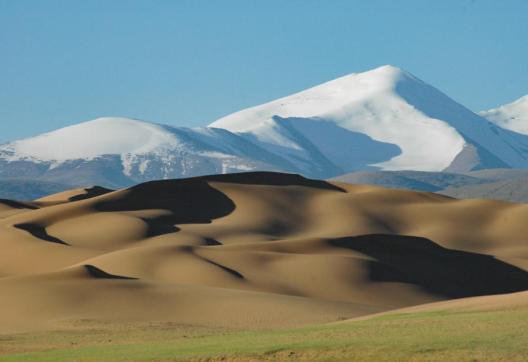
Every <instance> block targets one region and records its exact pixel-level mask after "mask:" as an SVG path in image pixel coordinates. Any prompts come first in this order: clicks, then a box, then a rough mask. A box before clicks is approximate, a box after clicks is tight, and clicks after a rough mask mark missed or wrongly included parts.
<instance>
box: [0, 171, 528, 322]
mask: <svg viewBox="0 0 528 362" xmlns="http://www.w3.org/2000/svg"><path fill="white" fill-rule="evenodd" d="M1 205H2V207H3V209H0V247H1V250H2V253H0V292H1V293H2V298H1V299H0V332H6V331H15V330H21V331H23V330H29V329H39V328H53V326H59V325H64V323H68V321H72V320H76V319H85V318H88V319H95V320H100V321H169V322H174V323H186V324H203V325H208V326H230V327H233V326H236V327H255V328H260V327H274V326H293V325H304V324H309V323H320V322H330V321H336V320H339V319H345V318H353V317H357V316H362V315H367V314H371V313H378V312H383V311H388V310H392V309H396V308H402V307H409V306H415V305H419V304H423V303H430V302H437V301H443V300H448V299H451V298H461V297H470V296H482V295H489V294H498V293H511V292H518V291H522V290H526V289H528V275H527V270H528V242H527V239H526V235H528V225H526V223H525V222H524V221H525V220H526V219H527V218H528V205H521V204H510V203H504V202H494V201H479V200H455V199H451V198H448V197H443V196H439V195H435V194H429V193H419V192H410V191H402V190H388V189H383V188H378V187H372V186H362V185H345V184H332V183H328V182H324V181H316V180H307V179H304V178H302V177H300V176H297V175H288V174H278V173H266V172H259V173H246V174H232V175H218V176H207V177H199V178H192V179H184V180H163V181H155V182H149V183H145V184H140V185H137V186H134V187H131V188H129V189H124V190H118V191H110V190H106V189H98V188H92V189H81V190H73V191H71V192H67V193H61V194H58V195H51V196H49V197H47V198H43V199H41V200H39V201H38V202H35V203H28V204H27V205H26V204H22V203H17V202H14V201H13V202H5V203H2V204H1ZM37 301H38V302H37Z"/></svg>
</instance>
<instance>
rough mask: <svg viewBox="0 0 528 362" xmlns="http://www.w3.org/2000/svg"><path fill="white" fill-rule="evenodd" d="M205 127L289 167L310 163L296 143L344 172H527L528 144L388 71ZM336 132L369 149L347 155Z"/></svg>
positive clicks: (400, 73)
mask: <svg viewBox="0 0 528 362" xmlns="http://www.w3.org/2000/svg"><path fill="white" fill-rule="evenodd" d="M314 124H316V125H317V127H315V126H314ZM210 126H211V127H218V128H225V129H227V130H230V131H232V132H235V133H238V134H239V135H241V136H243V137H245V138H247V139H249V140H251V141H253V142H255V143H257V144H259V145H263V146H265V147H266V148H267V149H269V150H272V151H277V150H280V153H281V154H282V155H283V156H284V157H285V158H288V159H289V160H291V161H292V162H293V160H294V159H303V160H306V161H307V162H308V163H309V162H310V154H309V153H308V152H306V149H305V148H304V147H303V146H302V145H301V143H302V142H301V141H300V137H301V136H302V137H303V138H306V139H308V140H310V141H312V143H316V144H317V145H318V146H319V147H318V148H319V151H320V152H321V155H322V156H323V157H325V158H327V159H329V160H331V161H332V162H333V163H334V164H335V165H336V166H338V167H339V168H340V169H341V170H344V171H346V170H349V169H353V168H365V166H370V167H377V168H379V169H382V170H420V171H442V170H450V171H468V170H472V169H478V168H492V167H521V168H522V167H528V138H527V137H525V136H522V135H519V134H517V133H514V132H511V131H508V130H504V129H502V128H500V127H497V126H496V125H494V124H492V123H490V122H489V121H487V120H485V119H484V118H482V117H480V116H479V115H477V114H475V113H473V112H471V111H470V110H469V109H467V108H465V107H464V106H462V105H460V104H458V103H457V102H455V101H454V100H452V99H450V98H449V97H448V96H446V95H445V94H443V93H442V92H440V91H438V90H437V89H435V88H433V87H432V86H430V85H428V84H426V83H424V82H423V81H421V80H419V79H418V78H416V77H414V76H413V75H411V74H409V73H407V72H405V71H403V70H401V69H399V68H396V67H393V66H383V67H380V68H377V69H374V70H371V71H368V72H364V73H359V74H350V75H347V76H344V77H341V78H338V79H336V80H333V81H330V82H327V83H324V84H322V85H319V86H316V87H313V88H310V89H308V90H305V91H302V92H300V93H296V94H293V95H291V96H287V97H284V98H281V99H278V100H275V101H272V102H269V103H266V104H263V105H260V106H256V107H253V108H249V109H245V110H242V111H239V112H236V113H234V114H231V115H228V116H226V117H223V118H221V119H219V120H217V121H215V122H213V123H212V124H211V125H210ZM336 127H337V128H338V129H344V130H347V131H348V132H351V135H360V134H361V135H362V137H365V136H367V137H368V142H366V141H365V142H364V144H362V145H361V147H358V149H357V150H355V151H356V152H354V151H352V150H351V149H350V147H351V145H353V144H355V145H358V143H354V141H353V140H352V139H346V140H342V139H336V138H335V137H334V136H333V135H332V134H333V133H335V132H333V131H332V130H335V129H336ZM292 128H293V129H294V132H292V131H291V129H292ZM316 128H317V129H316ZM341 132H346V131H341ZM387 144H391V145H393V146H397V147H398V148H399V150H397V151H396V150H395V149H394V147H392V148H388V147H387ZM381 146H382V147H383V150H382V148H381ZM357 152H361V154H362V155H363V156H364V157H365V156H367V155H368V156H371V158H370V159H369V160H367V164H366V165H365V164H363V165H362V164H361V163H358V162H355V161H356V160H355V159H354V158H353V157H350V156H351V155H357ZM336 155H338V156H340V157H339V159H338V158H336ZM373 159H375V160H373ZM358 166H359V167H358Z"/></svg>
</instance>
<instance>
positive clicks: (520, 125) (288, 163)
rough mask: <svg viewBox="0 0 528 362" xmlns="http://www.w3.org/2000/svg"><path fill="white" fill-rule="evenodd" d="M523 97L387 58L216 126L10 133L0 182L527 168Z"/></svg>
mask: <svg viewBox="0 0 528 362" xmlns="http://www.w3.org/2000/svg"><path fill="white" fill-rule="evenodd" d="M527 104H528V97H524V98H521V99H520V100H519V101H517V102H514V103H512V104H510V105H506V106H503V107H499V108H497V109H494V110H489V111H485V112H481V113H480V114H476V113H474V112H472V111H470V110H469V109H467V108H466V107H464V106H462V105H461V104H459V103H457V102H455V101H454V100H452V99H451V98H449V97H448V96H447V95H445V94H443V93H442V92H440V91H439V90H437V89H435V88H434V87H432V86H430V85H428V84H426V83H425V82H423V81H421V80H419V79H418V78H416V77H415V76H413V75H411V74H410V73H408V72H406V71H403V70H401V69H399V68H396V67H393V66H383V67H380V68H376V69H374V70H371V71H368V72H364V73H358V74H350V75H347V76H344V77H341V78H338V79H336V80H333V81H330V82H327V83H324V84H322V85H319V86H316V87H313V88H310V89H308V90H305V91H302V92H299V93H296V94H293V95H291V96H288V97H284V98H281V99H278V100H276V101H272V102H269V103H266V104H263V105H260V106H257V107H253V108H249V109H246V110H243V111H240V112H236V113H234V114H231V115H228V116H226V117H223V118H221V119H219V120H217V121H215V122H213V123H211V124H210V126H208V127H202V128H185V127H172V126H168V125H161V124H154V123H149V122H144V121H139V120H134V119H129V118H119V117H106V118H98V119H95V120H92V121H88V122H83V123H79V124H76V125H73V126H69V127H66V128H62V129H59V130H56V131H53V132H49V133H46V134H42V135H38V136H36V137H32V138H28V139H23V140H17V141H13V142H9V143H6V144H4V145H0V180H3V182H4V184H5V185H8V184H9V185H11V188H13V187H14V188H16V187H17V186H16V184H17V182H19V181H20V182H25V183H26V185H29V183H28V182H32V183H34V184H35V185H36V183H41V185H46V186H43V189H46V187H48V186H49V185H67V186H68V187H77V186H88V185H94V184H97V185H101V186H105V187H110V188H119V187H125V186H129V185H132V184H135V183H138V182H144V181H148V180H153V179H167V178H181V177H190V176H199V175H205V174H216V173H232V172H241V171H253V170H267V171H282V172H290V173H300V174H302V175H305V176H308V177H312V178H331V177H336V176H339V175H343V174H347V173H350V172H356V171H368V172H371V173H372V172H378V171H408V170H412V171H423V172H448V173H451V174H453V173H467V172H472V171H475V170H482V169H496V168H501V169H505V168H519V169H524V168H528V135H526V134H524V133H528V127H526V126H525V125H526V124H528V119H527V116H526V108H527V107H528V106H527ZM378 175H379V176H376V177H382V176H381V175H385V174H384V173H383V172H382V173H379V174H378ZM394 175H396V174H394ZM402 175H405V173H403V174H402ZM383 177H385V176H383ZM391 177H395V176H391ZM402 177H404V176H402ZM405 177H406V176H405ZM446 177H447V176H446ZM456 179H459V180H462V179H464V177H462V176H460V178H456ZM4 189H9V188H7V187H4ZM0 191H1V189H0ZM28 195H29V194H28ZM28 197H29V196H28Z"/></svg>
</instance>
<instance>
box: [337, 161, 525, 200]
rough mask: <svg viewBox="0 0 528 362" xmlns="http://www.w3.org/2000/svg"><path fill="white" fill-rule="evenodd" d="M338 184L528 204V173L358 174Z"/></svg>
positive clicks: (352, 174) (413, 172) (481, 171)
mask: <svg viewBox="0 0 528 362" xmlns="http://www.w3.org/2000/svg"><path fill="white" fill-rule="evenodd" d="M333 180H334V181H341V182H346V183H351V184H368V185H378V186H383V187H388V188H393V189H409V190H416V191H427V192H436V193H440V194H443V195H447V196H451V197H455V198H460V199H492V200H503V201H513V202H528V170H525V169H489V170H480V171H471V172H467V173H450V172H423V171H371V172H369V171H358V172H353V173H349V174H345V175H341V176H338V177H336V178H334V179H333Z"/></svg>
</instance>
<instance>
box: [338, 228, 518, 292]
mask: <svg viewBox="0 0 528 362" xmlns="http://www.w3.org/2000/svg"><path fill="white" fill-rule="evenodd" d="M330 244H331V245H333V246H338V247H341V248H347V249H350V250H355V251H358V252H360V253H362V254H365V255H367V256H369V257H371V258H373V259H374V260H372V261H370V262H369V277H370V279H371V280H373V281H376V282H400V283H410V284H416V285H419V286H420V287H422V288H424V289H425V290H427V291H429V292H431V293H434V294H437V295H440V296H443V297H447V298H463V297H471V296H478V295H488V294H500V293H512V292H518V291H523V290H528V272H526V271H524V270H522V269H520V268H517V267H515V266H512V265H510V264H507V263H504V262H502V261H500V260H497V259H496V258H494V257H493V256H489V255H482V254H477V253H469V252H465V251H458V250H450V249H446V248H442V247H441V246H439V245H437V244H435V243H434V242H432V241H431V240H428V239H425V238H418V237H411V236H400V235H365V236H357V237H347V238H340V239H335V240H331V241H330Z"/></svg>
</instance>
